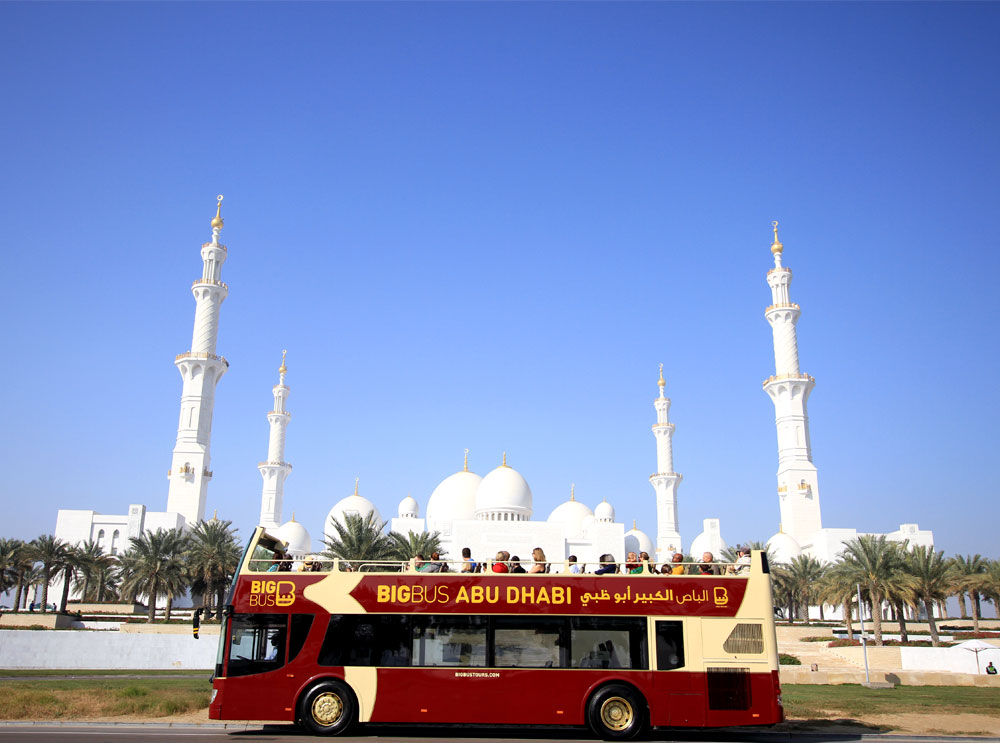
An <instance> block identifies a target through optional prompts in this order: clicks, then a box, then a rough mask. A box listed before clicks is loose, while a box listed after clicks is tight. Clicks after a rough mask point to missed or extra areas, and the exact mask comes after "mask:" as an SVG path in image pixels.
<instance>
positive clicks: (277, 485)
mask: <svg viewBox="0 0 1000 743" xmlns="http://www.w3.org/2000/svg"><path fill="white" fill-rule="evenodd" d="M287 353H288V351H282V352H281V367H280V368H279V369H278V383H277V384H276V385H274V409H273V410H271V412H270V413H268V414H267V422H268V423H270V424H271V437H270V438H269V439H268V442H267V461H266V462H261V463H259V464H258V465H257V469H259V470H260V475H261V477H263V478H264V491H263V492H262V493H261V496H260V526H263V527H265V528H275V527H278V526H281V500H282V498H283V497H284V494H285V478H286V477H288V473H289V472H291V471H292V465H290V464H289V463H288V462H286V461H285V429H286V428H288V421H289V419H290V418H291V417H292V414H291V413H289V412H288V411H287V410H286V409H285V400H287V399H288V387H286V386H285V373H286V372H287V371H288V369H287V368H286V367H285V354H287Z"/></svg>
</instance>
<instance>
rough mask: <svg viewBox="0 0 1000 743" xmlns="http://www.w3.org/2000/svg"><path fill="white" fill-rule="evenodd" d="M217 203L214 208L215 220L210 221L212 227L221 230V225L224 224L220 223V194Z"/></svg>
mask: <svg viewBox="0 0 1000 743" xmlns="http://www.w3.org/2000/svg"><path fill="white" fill-rule="evenodd" d="M218 198H219V203H218V204H217V205H216V207H215V219H213V220H212V227H217V228H218V229H220V230H221V229H222V225H223V224H225V223H224V222H223V221H222V194H221V193H220V194H219V197H218Z"/></svg>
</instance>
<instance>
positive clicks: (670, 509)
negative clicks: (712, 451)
mask: <svg viewBox="0 0 1000 743" xmlns="http://www.w3.org/2000/svg"><path fill="white" fill-rule="evenodd" d="M666 384H667V383H666V382H665V381H664V379H663V364H660V380H659V381H658V382H657V385H659V387H660V396H659V397H657V398H656V399H655V400H654V401H653V407H654V408H656V423H655V424H654V425H653V436H655V437H656V474H655V475H650V476H649V482H650V484H651V485H652V486H653V490H655V491H656V555H657V556H656V561H657V562H665V561H667V560H669V559H670V557H671V554H672V553H673V552H675V551H676V552H682V551H683V550H681V535H680V531H678V529H677V486H678V485H680V482H681V480H683V479H684V475H682V474H680V473H679V472H674V445H673V438H674V424H673V423H671V422H670V398H669V397H666V396H665V395H664V394H663V388H664V387H665V386H666Z"/></svg>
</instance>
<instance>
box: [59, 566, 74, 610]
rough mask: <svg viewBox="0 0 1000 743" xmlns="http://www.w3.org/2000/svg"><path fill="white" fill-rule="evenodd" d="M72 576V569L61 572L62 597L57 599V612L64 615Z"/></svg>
mask: <svg viewBox="0 0 1000 743" xmlns="http://www.w3.org/2000/svg"><path fill="white" fill-rule="evenodd" d="M72 576H73V568H66V569H65V570H64V571H63V590H62V597H61V598H60V599H59V611H60V613H62V614H65V613H66V603H67V602H68V601H69V582H70V580H71V579H72Z"/></svg>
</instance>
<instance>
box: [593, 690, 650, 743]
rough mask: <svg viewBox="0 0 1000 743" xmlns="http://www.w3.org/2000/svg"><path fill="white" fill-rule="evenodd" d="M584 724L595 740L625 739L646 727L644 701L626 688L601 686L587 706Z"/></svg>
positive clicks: (637, 694)
mask: <svg viewBox="0 0 1000 743" xmlns="http://www.w3.org/2000/svg"><path fill="white" fill-rule="evenodd" d="M587 723H588V724H589V725H590V729H591V730H593V731H594V735H596V736H597V737H598V738H603V739H604V740H629V739H631V738H634V737H635V736H637V735H638V734H639V733H641V732H642V730H643V729H644V728H645V727H646V701H645V700H644V699H643V698H642V695H641V694H639V692H637V691H636V690H635V689H633V688H631V687H630V686H625V685H624V684H609V685H608V686H602V687H601V688H600V689H598V690H597V691H596V692H594V695H593V696H592V697H591V698H590V701H589V702H588V703H587Z"/></svg>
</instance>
